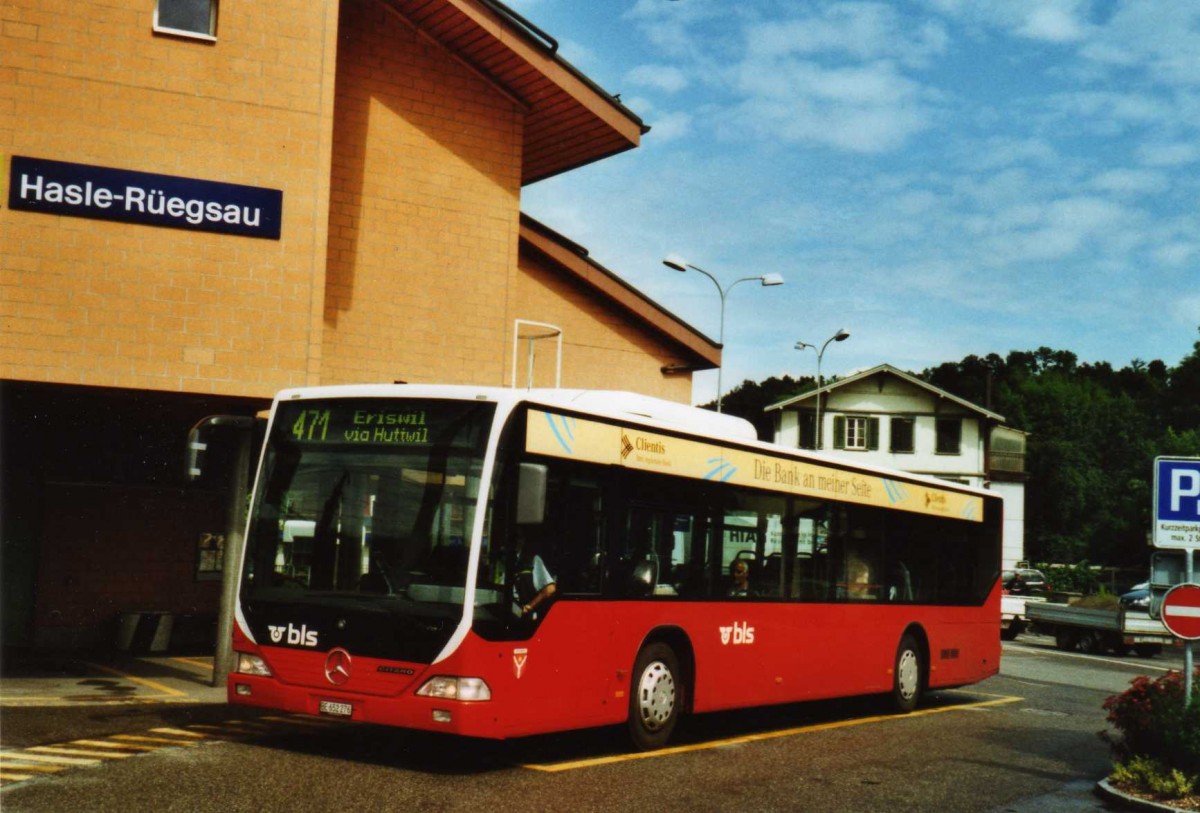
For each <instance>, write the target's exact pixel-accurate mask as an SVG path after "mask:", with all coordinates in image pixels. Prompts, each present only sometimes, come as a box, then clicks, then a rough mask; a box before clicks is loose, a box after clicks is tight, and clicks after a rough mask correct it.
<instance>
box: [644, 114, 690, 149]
mask: <svg viewBox="0 0 1200 813" xmlns="http://www.w3.org/2000/svg"><path fill="white" fill-rule="evenodd" d="M647 124H649V125H650V132H649V133H647V135H646V139H647V142H646V143H647V146H649V145H651V144H665V143H667V142H669V141H674V140H676V139H679V138H683V137H684V136H686V135H688V134H689V133H690V132H691V130H692V117H691V115H690V114H688V113H667V114H665V115H662V116H658V117H655V118H653V119H651V120H649V121H647Z"/></svg>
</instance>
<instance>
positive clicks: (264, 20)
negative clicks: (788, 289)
mask: <svg viewBox="0 0 1200 813" xmlns="http://www.w3.org/2000/svg"><path fill="white" fill-rule="evenodd" d="M340 5H341V11H340V19H339V3H338V2H337V0H323V2H313V0H284V1H283V2H280V3H275V4H271V5H270V6H269V7H264V6H261V5H254V4H241V3H228V2H227V3H223V4H222V6H221V9H220V18H219V23H218V25H219V27H218V32H217V42H216V43H205V42H200V41H195V40H189V39H182V38H176V37H170V36H162V35H155V34H154V33H152V31H151V22H152V14H153V8H154V2H153V0H99V1H97V0H81V2H72V3H66V2H62V1H61V0H5V3H4V4H3V5H0V160H2V161H3V168H2V170H0V179H2V180H0V183H3V184H4V185H5V186H6V185H7V181H8V176H9V157H10V156H12V155H22V156H29V157H34V158H45V159H51V160H57V161H70V162H76V163H82V164H93V165H97V166H103V167H113V168H118V169H127V170H137V171H143V172H153V173H162V174H167V175H179V176H185V177H189V178H197V179H203V180H212V181H221V182H227V183H241V184H248V185H252V186H259V187H268V188H274V189H281V190H283V228H282V239H280V240H263V239H253V238H248V237H240V236H234V235H226V234H208V233H201V232H190V231H183V230H178V229H168V228H161V227H153V226H145V225H135V224H125V223H116V222H108V221H98V220H88V219H83V218H76V217H65V216H57V215H46V214H40V213H32V212H24V211H16V212H14V211H10V210H8V209H7V208H3V209H0V378H10V379H25V380H32V381H45V382H58V383H70V384H84V385H92V386H114V387H127V388H140V389H149V390H164V391H185V392H205V393H215V394H227V395H249V396H258V397H265V396H269V395H271V394H273V393H274V392H275V391H277V390H278V389H280V388H282V387H287V386H297V385H303V384H336V383H347V382H363V381H392V380H405V381H412V382H441V383H475V384H484V385H507V384H508V383H509V381H510V369H509V367H510V363H511V358H512V347H513V345H512V325H513V320H514V319H515V318H525V319H533V320H538V321H547V322H553V323H555V324H560V325H563V326H564V327H566V328H567V332H566V334H565V335H566V341H567V344H568V349H567V351H566V353H565V355H564V377H563V383H564V386H571V387H607V388H625V389H632V390H636V391H639V392H646V393H650V394H655V395H660V396H663V397H668V398H672V399H675V400H679V401H685V402H686V401H687V400H688V399H689V397H690V377H688V376H680V377H671V378H664V377H663V376H662V375H661V373H660V369H659V368H660V367H661V366H662V365H663V364H665V363H671V362H672V361H675V359H673V358H670V357H668V356H667V355H666V351H665V350H664V345H663V343H662V342H661V341H660V340H659V339H658V338H657V337H655V336H653V335H652V334H651V333H649V332H648V331H647V330H646V329H645V327H644V326H642V325H641V324H640V323H638V322H636V321H631V320H627V319H626V318H624V317H623V316H620V315H619V314H617V313H616V312H613V311H611V310H610V309H609V308H608V306H606V305H602V304H601V303H600V302H599V301H598V300H597V299H596V298H595V297H594V295H593V294H591V293H589V292H587V291H585V290H584V289H581V288H579V287H577V286H575V287H572V286H571V285H565V284H564V283H563V281H562V279H561V278H559V277H557V276H556V275H554V274H551V273H534V272H533V271H531V270H530V269H523V270H519V269H518V265H519V263H518V258H517V246H518V234H519V208H520V168H521V167H520V161H521V150H522V138H523V132H522V126H523V119H524V116H525V113H526V110H525V109H524V108H523V107H522V106H521V105H519V104H517V103H515V102H514V101H513V100H512V99H510V98H509V97H508V96H506V95H505V94H504V93H503V92H501V91H500V90H498V89H497V88H496V87H494V86H493V85H492V84H491V83H489V82H488V81H487V80H485V79H484V78H482V77H480V76H479V75H477V74H476V73H474V72H473V71H471V70H470V69H469V68H467V67H466V66H464V65H463V64H462V63H461V62H459V61H458V60H457V59H456V58H454V56H453V55H451V54H449V53H448V52H447V51H446V50H445V49H443V48H442V47H440V46H438V45H436V44H434V43H432V42H430V41H429V40H428V39H427V38H424V37H422V36H421V35H419V34H418V33H417V32H415V31H414V30H413V29H412V28H411V27H410V26H409V25H408V24H407V23H406V22H405V21H404V20H402V19H401V18H399V17H398V16H396V15H395V14H394V13H393V12H389V11H388V10H387V9H386V7H385V6H384V5H383V4H381V3H378V2H375V1H374V0H343V2H342V3H341V4H340ZM268 8H269V13H268V11H267V9H268ZM0 191H3V193H4V197H3V198H2V199H0V200H3V201H5V202H6V201H7V190H6V189H4V190H0ZM551 356H552V354H548V353H547V352H545V349H544V348H543V347H539V358H540V359H542V362H543V363H544V362H545V360H546V359H547V358H549V357H551ZM520 364H521V365H522V375H523V365H524V356H523V355H522V357H521V361H520ZM551 381H552V379H548V378H546V376H545V375H543V374H542V373H541V372H540V371H539V373H538V377H537V383H538V384H539V385H544V384H549V383H551Z"/></svg>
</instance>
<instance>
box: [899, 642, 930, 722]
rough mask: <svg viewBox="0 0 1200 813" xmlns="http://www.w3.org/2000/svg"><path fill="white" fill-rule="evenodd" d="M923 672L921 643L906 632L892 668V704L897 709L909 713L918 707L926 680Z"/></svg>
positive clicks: (902, 712)
mask: <svg viewBox="0 0 1200 813" xmlns="http://www.w3.org/2000/svg"><path fill="white" fill-rule="evenodd" d="M923 672H924V666H923V661H922V660H921V645H920V644H918V643H917V639H916V638H914V637H913V636H912V635H909V634H907V633H906V634H905V635H904V637H903V638H901V639H900V646H899V647H897V648H896V663H895V668H894V669H893V670H892V705H893V706H894V707H895V709H896V711H898V712H900V713H901V714H907V713H908V712H910V711H912V710H913V709H915V708H916V707H917V703H918V702H920V700H921V687H922V686H923V685H924V682H925V678H924V674H923Z"/></svg>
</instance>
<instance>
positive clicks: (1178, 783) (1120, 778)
mask: <svg viewBox="0 0 1200 813" xmlns="http://www.w3.org/2000/svg"><path fill="white" fill-rule="evenodd" d="M1109 781H1110V782H1112V783H1113V784H1114V785H1117V786H1118V787H1123V788H1132V789H1136V790H1148V791H1150V792H1151V793H1153V794H1155V795H1156V796H1159V797H1162V798H1166V799H1182V798H1184V797H1185V796H1190V795H1191V794H1192V792H1193V791H1194V790H1196V786H1197V784H1200V777H1196V776H1187V775H1186V774H1184V773H1183V771H1181V770H1179V769H1178V768H1168V767H1167V766H1166V765H1163V764H1162V763H1161V762H1159V761H1158V760H1157V759H1152V758H1151V757H1130V758H1129V760H1128V761H1127V762H1123V763H1120V764H1118V765H1117V767H1116V769H1115V770H1114V771H1113V772H1112V776H1110V777H1109Z"/></svg>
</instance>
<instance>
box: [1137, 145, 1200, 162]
mask: <svg viewBox="0 0 1200 813" xmlns="http://www.w3.org/2000/svg"><path fill="white" fill-rule="evenodd" d="M1138 160H1140V161H1141V162H1142V163H1143V164H1145V165H1146V166H1150V167H1178V166H1183V165H1185V164H1194V163H1196V162H1197V161H1200V144H1196V143H1193V142H1174V143H1157V144H1143V145H1142V146H1141V147H1139V148H1138Z"/></svg>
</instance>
